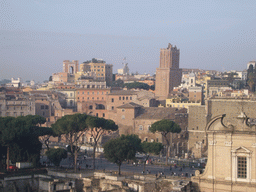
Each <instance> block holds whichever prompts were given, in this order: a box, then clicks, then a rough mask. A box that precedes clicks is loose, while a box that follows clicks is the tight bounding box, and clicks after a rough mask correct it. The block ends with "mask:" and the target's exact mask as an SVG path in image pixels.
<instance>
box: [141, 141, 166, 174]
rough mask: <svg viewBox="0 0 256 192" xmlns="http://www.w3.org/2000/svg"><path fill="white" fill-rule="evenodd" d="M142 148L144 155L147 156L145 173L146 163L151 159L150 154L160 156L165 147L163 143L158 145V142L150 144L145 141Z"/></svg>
mask: <svg viewBox="0 0 256 192" xmlns="http://www.w3.org/2000/svg"><path fill="white" fill-rule="evenodd" d="M141 147H142V151H143V153H145V154H146V159H145V160H144V168H143V171H144V172H145V167H146V161H147V160H148V159H149V155H150V154H154V155H159V153H160V152H161V150H162V149H163V148H164V146H163V144H162V143H157V142H153V143H150V142H146V141H144V142H143V143H141Z"/></svg>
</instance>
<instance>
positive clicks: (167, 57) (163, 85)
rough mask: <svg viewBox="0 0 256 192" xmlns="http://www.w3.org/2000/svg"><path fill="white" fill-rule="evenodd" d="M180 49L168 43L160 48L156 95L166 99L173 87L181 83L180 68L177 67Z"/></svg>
mask: <svg viewBox="0 0 256 192" xmlns="http://www.w3.org/2000/svg"><path fill="white" fill-rule="evenodd" d="M179 57H180V50H179V49H177V47H176V46H174V47H173V46H172V45H171V44H170V43H169V45H168V47H167V48H166V49H161V50H160V66H159V68H157V69H156V90H155V93H156V97H158V98H159V99H160V100H164V99H167V97H168V95H169V94H170V92H171V91H172V90H173V87H178V86H179V85H180V83H181V77H182V70H181V69H180V68H179Z"/></svg>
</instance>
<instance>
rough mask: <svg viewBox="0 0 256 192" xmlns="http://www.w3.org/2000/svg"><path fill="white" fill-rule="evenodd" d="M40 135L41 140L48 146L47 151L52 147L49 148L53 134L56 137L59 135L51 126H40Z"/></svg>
mask: <svg viewBox="0 0 256 192" xmlns="http://www.w3.org/2000/svg"><path fill="white" fill-rule="evenodd" d="M38 136H39V140H40V141H41V142H42V143H44V144H45V146H46V147H47V151H48V150H49V149H50V148H49V139H50V137H51V136H53V137H56V136H57V135H56V134H55V133H54V131H53V129H52V128H49V127H40V128H39V129H38Z"/></svg>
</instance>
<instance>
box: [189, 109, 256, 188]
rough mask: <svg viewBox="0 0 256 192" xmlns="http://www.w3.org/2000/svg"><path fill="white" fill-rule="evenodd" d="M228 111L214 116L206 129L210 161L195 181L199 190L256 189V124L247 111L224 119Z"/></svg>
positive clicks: (197, 174) (197, 172)
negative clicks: (234, 118) (250, 119)
mask: <svg viewBox="0 0 256 192" xmlns="http://www.w3.org/2000/svg"><path fill="white" fill-rule="evenodd" d="M225 116H226V115H225V114H224V115H218V116H216V117H214V118H212V119H211V121H210V122H209V123H208V124H207V126H206V128H205V131H206V133H207V140H208V161H207V165H206V167H205V171H204V172H203V173H202V174H200V171H198V170H197V171H196V173H195V175H196V176H195V177H192V182H193V184H194V186H195V187H196V188H197V189H196V191H200V192H223V191H224V192H232V191H247V192H254V191H255V189H256V143H255V141H256V135H255V131H256V127H255V125H253V124H250V123H249V121H248V119H249V118H248V117H247V116H246V115H245V113H243V112H242V113H241V114H240V115H239V116H238V117H237V118H236V120H234V121H232V122H229V123H225V121H224V117H225Z"/></svg>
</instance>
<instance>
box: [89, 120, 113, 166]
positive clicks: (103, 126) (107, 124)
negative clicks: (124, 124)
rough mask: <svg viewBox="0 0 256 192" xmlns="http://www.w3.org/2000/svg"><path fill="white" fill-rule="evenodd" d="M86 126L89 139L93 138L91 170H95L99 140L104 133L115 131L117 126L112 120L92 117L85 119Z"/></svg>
mask: <svg viewBox="0 0 256 192" xmlns="http://www.w3.org/2000/svg"><path fill="white" fill-rule="evenodd" d="M86 124H87V126H88V127H89V129H90V132H91V137H92V138H93V169H95V152H96V147H97V145H98V141H99V139H100V138H101V136H102V135H103V134H105V133H109V132H112V131H116V130H117V129H118V126H117V125H116V124H115V122H114V121H112V120H106V119H104V118H98V117H93V116H88V117H87V119H86Z"/></svg>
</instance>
